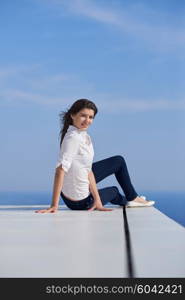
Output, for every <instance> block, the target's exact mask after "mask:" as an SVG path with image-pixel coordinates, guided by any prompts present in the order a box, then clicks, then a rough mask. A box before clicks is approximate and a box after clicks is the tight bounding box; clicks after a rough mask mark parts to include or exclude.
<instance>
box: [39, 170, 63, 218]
mask: <svg viewBox="0 0 185 300" xmlns="http://www.w3.org/2000/svg"><path fill="white" fill-rule="evenodd" d="M63 181H64V170H63V169H62V167H58V168H56V171H55V177H54V184H53V196H52V202H51V206H50V208H48V209H41V210H37V211H36V212H38V213H45V212H51V213H52V212H56V211H57V210H58V203H59V199H60V192H61V190H62V186H63Z"/></svg>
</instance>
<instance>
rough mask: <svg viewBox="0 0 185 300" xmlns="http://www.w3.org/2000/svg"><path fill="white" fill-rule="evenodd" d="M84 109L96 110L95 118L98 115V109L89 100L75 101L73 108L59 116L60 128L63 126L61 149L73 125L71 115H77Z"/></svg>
mask: <svg viewBox="0 0 185 300" xmlns="http://www.w3.org/2000/svg"><path fill="white" fill-rule="evenodd" d="M84 108H89V109H92V110H94V116H95V115H96V114H97V112H98V109H97V107H96V105H95V104H94V103H93V102H92V101H90V100H88V99H79V100H77V101H75V102H74V103H73V104H72V106H71V107H70V108H69V109H68V110H67V111H62V112H61V113H60V114H59V117H60V126H61V130H60V136H61V138H60V147H61V144H62V141H63V138H64V136H65V134H66V132H67V130H68V127H69V125H73V120H72V118H71V115H75V114H77V113H78V112H79V111H80V110H82V109H84Z"/></svg>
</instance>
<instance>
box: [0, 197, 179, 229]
mask: <svg viewBox="0 0 185 300" xmlns="http://www.w3.org/2000/svg"><path fill="white" fill-rule="evenodd" d="M142 194H143V195H145V196H146V197H147V199H149V200H154V201H155V208H157V209H158V210H160V211H161V212H162V213H164V214H165V215H167V216H168V217H170V218H171V219H173V220H174V221H176V222H177V223H179V224H181V225H182V226H185V191H146V192H143V193H142ZM51 198H52V193H50V192H38V191H36V192H34V191H30V192H25V191H22V192H20V191H15V192H13V191H3V192H0V205H17V206H18V205H33V206H34V205H46V206H47V205H50V203H51ZM59 204H60V205H61V204H64V202H63V200H62V198H60V202H59ZM1 209H2V208H1Z"/></svg>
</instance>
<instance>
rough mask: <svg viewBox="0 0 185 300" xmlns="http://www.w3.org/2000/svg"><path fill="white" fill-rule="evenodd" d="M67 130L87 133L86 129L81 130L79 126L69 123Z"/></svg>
mask: <svg viewBox="0 0 185 300" xmlns="http://www.w3.org/2000/svg"><path fill="white" fill-rule="evenodd" d="M67 131H68V132H69V131H77V132H78V133H80V134H83V135H85V134H86V133H87V132H86V129H84V130H81V129H78V128H77V127H75V126H73V125H69V127H68V130H67Z"/></svg>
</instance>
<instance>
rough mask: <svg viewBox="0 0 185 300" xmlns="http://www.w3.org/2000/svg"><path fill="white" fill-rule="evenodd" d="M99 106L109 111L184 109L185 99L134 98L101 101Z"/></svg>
mask: <svg viewBox="0 0 185 300" xmlns="http://www.w3.org/2000/svg"><path fill="white" fill-rule="evenodd" d="M98 106H99V107H100V108H101V109H103V110H104V111H106V112H108V113H122V112H147V111H161V110H162V111H169V110H184V109H185V100H177V101H171V100H156V99H153V100H151V99H150V100H133V99H128V100H126V99H122V100H117V101H112V102H111V101H99V104H98Z"/></svg>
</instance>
